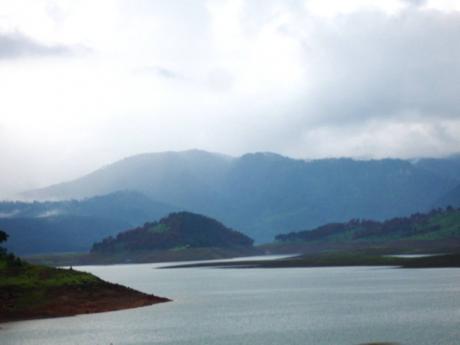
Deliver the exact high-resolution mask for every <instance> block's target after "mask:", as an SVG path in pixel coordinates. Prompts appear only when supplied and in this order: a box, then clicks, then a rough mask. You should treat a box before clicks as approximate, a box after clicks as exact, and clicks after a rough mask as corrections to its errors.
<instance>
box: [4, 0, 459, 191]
mask: <svg viewBox="0 0 460 345" xmlns="http://www.w3.org/2000/svg"><path fill="white" fill-rule="evenodd" d="M459 91H460V1H458V0H452V1H449V0H432V1H429V0H427V1H423V0H418V1H417V0H413V1H409V0H405V1H403V0H373V1H371V0H367V1H366V0H346V1H344V0H305V1H297V0H279V1H278V0H260V1H257V0H247V1H242V0H241V1H240V0H229V1H224V0H215V1H212V0H209V1H204V0H188V1H187V0H157V1H155V0H145V1H142V0H141V1H136V0H126V1H122V0H107V1H105V0H97V1H94V0H87V1H86V0H78V1H75V0H63V1H52V0H43V1H42V0H29V1H21V0H10V1H4V0H0V167H1V168H0V197H6V196H8V195H11V193H14V192H17V191H19V190H23V189H28V188H33V187H38V186H44V185H47V184H49V183H55V182H60V181H63V180H67V179H71V178H74V177H77V176H80V175H81V174H84V173H87V172H89V171H91V170H93V169H96V168H98V167H100V166H101V165H104V164H107V163H109V162H112V161H114V160H117V159H120V158H123V157H126V156H129V155H133V154H137V153H142V152H155V151H165V150H185V149H191V148H199V149H205V150H210V151H216V152H222V153H227V154H231V155H240V154H242V153H245V152H254V151H273V152H277V153H280V154H284V155H288V156H292V157H298V158H320V157H331V156H350V157H358V158H381V157H402V158H408V157H419V156H443V155H447V154H450V153H454V152H459V151H460V96H459Z"/></svg>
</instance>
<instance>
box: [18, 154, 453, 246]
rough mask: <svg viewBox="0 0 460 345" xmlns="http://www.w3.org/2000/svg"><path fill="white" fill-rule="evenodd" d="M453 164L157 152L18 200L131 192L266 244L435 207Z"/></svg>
mask: <svg viewBox="0 0 460 345" xmlns="http://www.w3.org/2000/svg"><path fill="white" fill-rule="evenodd" d="M458 162H459V158H458V157H457V156H454V157H452V158H446V159H444V160H442V159H439V160H428V159H422V160H417V161H413V162H411V161H406V160H399V159H383V160H352V159H346V158H338V159H322V160H313V161H304V160H297V159H292V158H288V157H285V156H280V155H277V154H274V153H253V154H246V155H243V156H241V157H231V156H226V155H221V154H216V153H209V152H206V151H199V150H191V151H183V152H163V153H151V154H143V155H137V156H133V157H129V158H126V159H123V160H121V161H117V162H115V163H113V164H110V165H107V166H104V167H103V168H101V169H98V170H96V171H94V172H93V173H91V174H88V175H85V176H83V177H81V178H79V179H76V180H73V181H70V182H66V183H63V184H58V185H53V186H50V187H48V188H44V189H39V190H34V191H30V192H27V193H25V194H24V196H26V197H28V198H34V199H69V198H84V197H90V196H94V195H103V194H107V193H111V192H114V191H118V190H132V191H137V192H140V193H144V194H145V195H146V196H148V197H149V198H151V199H152V200H156V201H160V202H163V203H166V204H169V205H173V206H174V207H176V208H178V209H184V210H188V211H193V212H197V213H202V214H206V215H209V216H212V217H215V218H217V219H218V220H220V221H223V222H224V223H225V224H228V225H229V226H231V227H233V228H235V229H238V230H241V231H243V232H244V233H246V234H248V235H249V236H251V237H253V238H255V239H256V240H257V241H270V240H272V238H273V236H274V235H276V234H278V233H281V232H287V231H293V230H299V229H305V228H309V227H314V226H318V225H322V224H324V223H328V222H333V221H346V220H349V219H351V218H369V219H387V218H390V217H396V216H403V215H408V214H410V213H413V212H416V211H426V210H429V209H431V208H432V207H434V206H439V203H438V201H439V200H440V199H441V198H443V197H444V196H445V195H446V194H447V193H451V192H452V190H453V189H454V188H455V187H456V186H457V185H460V179H459V178H455V177H454V175H453V171H452V170H451V167H452V166H459V165H458V164H459V163H458ZM457 176H460V170H457Z"/></svg>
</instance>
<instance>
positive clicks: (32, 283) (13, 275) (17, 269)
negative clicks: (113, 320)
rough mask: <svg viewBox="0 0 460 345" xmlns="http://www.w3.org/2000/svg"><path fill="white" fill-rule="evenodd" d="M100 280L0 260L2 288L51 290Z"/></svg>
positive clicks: (68, 271)
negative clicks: (51, 288) (41, 288)
mask: <svg viewBox="0 0 460 345" xmlns="http://www.w3.org/2000/svg"><path fill="white" fill-rule="evenodd" d="M98 281H99V278H97V277H95V276H93V275H91V274H89V273H84V272H78V271H74V270H72V269H59V268H50V267H46V266H40V265H31V264H28V263H26V262H21V264H19V265H11V264H8V262H7V261H6V260H5V259H3V260H0V288H11V287H15V288H21V289H29V288H35V289H37V288H40V287H44V288H50V287H62V286H70V285H82V284H88V283H95V282H98Z"/></svg>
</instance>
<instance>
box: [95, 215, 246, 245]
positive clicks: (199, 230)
mask: <svg viewBox="0 0 460 345" xmlns="http://www.w3.org/2000/svg"><path fill="white" fill-rule="evenodd" d="M252 243H253V240H252V239H250V238H249V237H247V236H246V235H243V234H242V233H240V232H238V231H235V230H232V229H229V228H227V227H226V226H224V225H223V224H222V223H220V222H218V221H216V220H214V219H212V218H209V217H205V216H202V215H199V214H194V213H190V212H179V213H171V214H170V215H168V216H167V217H164V218H162V219H161V220H159V221H158V222H153V223H145V224H144V225H143V226H142V227H138V228H135V229H131V230H127V231H124V232H121V233H119V234H118V235H117V236H116V237H115V238H113V237H107V238H105V239H104V240H102V241H101V242H98V243H95V244H94V245H93V248H92V250H91V252H93V253H117V252H136V251H151V250H170V249H173V250H183V249H188V248H212V247H217V248H232V247H252Z"/></svg>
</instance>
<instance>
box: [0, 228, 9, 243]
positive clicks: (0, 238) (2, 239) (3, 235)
mask: <svg viewBox="0 0 460 345" xmlns="http://www.w3.org/2000/svg"><path fill="white" fill-rule="evenodd" d="M7 239H8V234H7V233H6V232H5V231H3V230H0V243H2V242H6V240H7Z"/></svg>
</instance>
